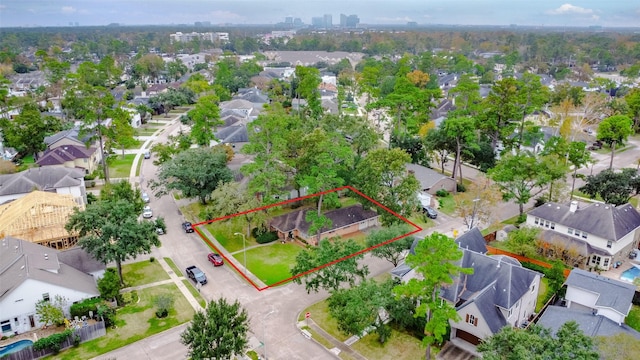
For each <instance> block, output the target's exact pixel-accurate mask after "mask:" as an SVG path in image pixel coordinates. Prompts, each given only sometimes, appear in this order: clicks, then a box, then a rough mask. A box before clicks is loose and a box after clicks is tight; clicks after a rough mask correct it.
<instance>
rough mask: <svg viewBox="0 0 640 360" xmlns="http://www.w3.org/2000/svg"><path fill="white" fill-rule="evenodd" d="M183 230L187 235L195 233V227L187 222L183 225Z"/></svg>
mask: <svg viewBox="0 0 640 360" xmlns="http://www.w3.org/2000/svg"><path fill="white" fill-rule="evenodd" d="M182 229H184V232H186V233H192V232H193V225H191V223H190V222H188V221H186V222H183V223H182Z"/></svg>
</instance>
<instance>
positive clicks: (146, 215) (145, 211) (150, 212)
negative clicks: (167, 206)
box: [142, 205, 153, 219]
mask: <svg viewBox="0 0 640 360" xmlns="http://www.w3.org/2000/svg"><path fill="white" fill-rule="evenodd" d="M142 217H143V218H145V219H149V218H152V217H153V210H151V207H150V206H149V205H147V206H145V207H144V209H142Z"/></svg>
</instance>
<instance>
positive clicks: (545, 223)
mask: <svg viewBox="0 0 640 360" xmlns="http://www.w3.org/2000/svg"><path fill="white" fill-rule="evenodd" d="M544 227H546V228H547V229H548V228H549V221H547V220H545V222H544Z"/></svg>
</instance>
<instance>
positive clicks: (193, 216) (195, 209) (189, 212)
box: [174, 192, 204, 224]
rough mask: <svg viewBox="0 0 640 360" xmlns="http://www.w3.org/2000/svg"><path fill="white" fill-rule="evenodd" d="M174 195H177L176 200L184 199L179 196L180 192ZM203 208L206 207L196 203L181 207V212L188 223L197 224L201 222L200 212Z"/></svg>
mask: <svg viewBox="0 0 640 360" xmlns="http://www.w3.org/2000/svg"><path fill="white" fill-rule="evenodd" d="M174 194H176V195H177V196H176V200H180V199H181V198H182V194H179V192H176V193H174ZM203 207H204V205H202V204H201V203H200V202H199V201H196V202H192V203H191V204H189V205H186V206H183V207H181V208H180V211H181V212H182V215H183V216H184V218H185V219H186V220H187V221H191V222H192V223H194V224H195V223H199V222H200V212H201V211H202V208H203Z"/></svg>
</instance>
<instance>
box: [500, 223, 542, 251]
mask: <svg viewBox="0 0 640 360" xmlns="http://www.w3.org/2000/svg"><path fill="white" fill-rule="evenodd" d="M538 235H540V229H539V228H537V227H527V226H523V227H521V228H519V229H515V230H513V231H511V232H510V233H509V235H508V237H507V241H505V246H506V247H507V248H508V249H509V251H511V252H514V253H516V254H518V255H523V256H529V257H531V256H535V255H536V253H537V248H536V240H537V239H538Z"/></svg>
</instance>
